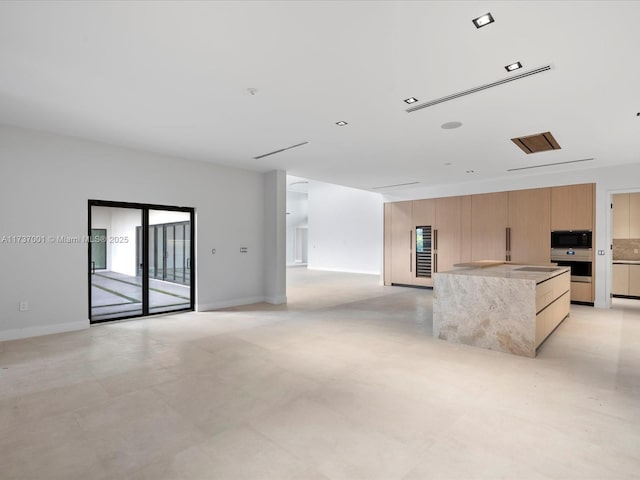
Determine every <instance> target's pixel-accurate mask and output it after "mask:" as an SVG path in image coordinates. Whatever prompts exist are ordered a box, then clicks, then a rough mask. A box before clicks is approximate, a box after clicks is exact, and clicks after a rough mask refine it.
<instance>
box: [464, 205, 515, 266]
mask: <svg viewBox="0 0 640 480" xmlns="http://www.w3.org/2000/svg"><path fill="white" fill-rule="evenodd" d="M507 195H508V194H507V192H498V193H484V194H481V195H472V197H471V238H472V240H473V244H472V245H471V257H472V260H473V261H478V260H506V252H507V219H508V216H507V200H508V196H507Z"/></svg>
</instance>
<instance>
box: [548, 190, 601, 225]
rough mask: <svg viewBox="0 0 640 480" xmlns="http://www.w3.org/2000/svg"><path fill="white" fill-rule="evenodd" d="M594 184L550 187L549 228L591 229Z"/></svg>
mask: <svg viewBox="0 0 640 480" xmlns="http://www.w3.org/2000/svg"><path fill="white" fill-rule="evenodd" d="M594 197H595V184H593V183H584V184H580V185H565V186H563V187H552V188H551V230H593V223H594V221H593V215H594Z"/></svg>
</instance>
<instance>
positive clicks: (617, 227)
mask: <svg viewBox="0 0 640 480" xmlns="http://www.w3.org/2000/svg"><path fill="white" fill-rule="evenodd" d="M629 200H630V198H629V194H628V193H616V194H614V195H612V196H611V205H612V207H613V238H618V239H620V238H625V239H626V238H630V237H629Z"/></svg>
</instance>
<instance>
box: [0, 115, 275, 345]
mask: <svg viewBox="0 0 640 480" xmlns="http://www.w3.org/2000/svg"><path fill="white" fill-rule="evenodd" d="M0 158H1V161H0V182H1V183H0V239H1V238H2V236H3V235H43V236H45V237H47V236H50V235H54V236H55V235H77V236H82V235H86V233H87V229H88V225H87V218H88V212H87V209H88V200H89V199H96V200H112V201H124V202H139V203H152V204H159V205H180V206H190V207H195V209H196V255H197V268H196V287H197V289H196V306H197V308H198V309H211V308H216V307H222V306H228V305H238V304H243V303H252V302H256V301H263V300H265V299H266V300H268V299H269V298H271V297H270V295H268V294H267V283H269V285H270V289H271V290H284V288H285V286H284V276H283V275H279V274H277V273H278V272H277V271H276V270H277V269H278V268H279V265H278V262H281V263H282V266H281V269H280V270H282V269H284V266H285V260H284V254H283V255H282V258H281V259H280V258H277V259H275V260H272V261H271V263H270V264H269V265H267V264H266V261H265V254H266V253H265V248H264V242H265V241H266V240H269V241H276V240H274V239H273V238H270V237H269V236H271V237H275V235H276V234H278V235H280V236H281V237H282V239H281V243H282V249H283V251H284V235H285V228H284V207H282V209H283V211H282V214H281V216H282V221H281V223H282V225H281V228H280V227H278V228H276V227H274V228H272V229H270V230H269V231H266V229H265V219H264V215H265V208H267V205H265V202H268V201H273V202H275V201H276V198H277V195H278V194H280V196H281V197H283V198H284V195H285V186H284V184H283V183H282V182H280V183H274V184H273V185H271V184H270V185H269V187H268V189H269V191H270V192H272V194H271V195H270V196H266V195H265V192H266V190H267V187H266V183H267V176H268V174H261V173H256V172H248V171H243V170H238V169H232V168H225V167H218V166H215V165H213V164H209V163H206V162H192V161H186V160H181V159H178V158H172V157H167V156H161V155H157V154H151V153H146V152H140V151H134V150H131V149H126V148H120V147H116V146H111V145H106V144H101V143H96V142H90V141H83V140H78V139H72V138H68V137H62V136H57V135H50V134H44V133H38V132H34V131H30V130H24V129H19V128H13V127H2V126H0ZM272 183H273V182H272ZM278 189H280V190H281V192H279V191H278ZM282 205H283V206H284V200H282ZM274 208H275V207H274ZM274 218H275V217H274ZM241 246H243V247H248V249H249V250H248V253H240V247H241ZM214 248H215V249H216V254H215V255H213V254H212V253H211V251H212V249H214ZM87 255H88V247H87V245H86V244H65V243H53V242H46V243H39V244H33V243H31V244H25V243H6V242H5V243H0V265H2V267H3V270H4V272H5V274H4V275H2V276H1V279H0V292H1V293H0V295H1V297H0V340H3V339H9V338H19V337H25V336H31V335H37V334H46V333H52V332H56V331H64V330H70V329H76V328H83V327H86V326H88V305H87V297H88V290H87V289H88V285H87V283H88V282H87V263H88V262H87ZM278 271H279V270H278ZM20 301H28V302H29V304H30V310H29V311H26V312H19V311H18V306H19V302H20Z"/></svg>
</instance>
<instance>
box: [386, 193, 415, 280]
mask: <svg viewBox="0 0 640 480" xmlns="http://www.w3.org/2000/svg"><path fill="white" fill-rule="evenodd" d="M390 205H391V211H390V220H391V221H390V224H391V278H390V280H391V283H399V284H403V285H411V284H412V283H413V243H414V234H415V232H414V231H413V226H412V224H413V217H412V214H413V208H412V206H413V202H411V201H407V202H394V203H391V204H390Z"/></svg>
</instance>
